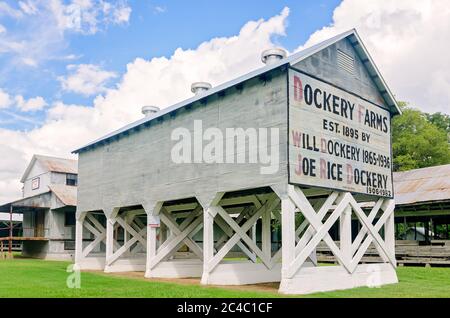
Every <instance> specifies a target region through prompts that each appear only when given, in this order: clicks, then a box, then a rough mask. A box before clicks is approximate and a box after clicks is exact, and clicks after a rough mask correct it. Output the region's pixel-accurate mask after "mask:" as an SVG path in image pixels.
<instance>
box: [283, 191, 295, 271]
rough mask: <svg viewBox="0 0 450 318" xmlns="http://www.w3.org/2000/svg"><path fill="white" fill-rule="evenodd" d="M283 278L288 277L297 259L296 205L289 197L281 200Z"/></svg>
mask: <svg viewBox="0 0 450 318" xmlns="http://www.w3.org/2000/svg"><path fill="white" fill-rule="evenodd" d="M281 242H282V243H281V248H282V269H281V277H282V279H283V278H284V277H286V278H289V277H287V276H288V274H287V272H288V271H289V269H290V267H291V264H292V262H293V261H294V258H295V205H294V203H293V202H292V201H291V199H290V198H289V197H287V196H286V197H284V198H282V199H281Z"/></svg>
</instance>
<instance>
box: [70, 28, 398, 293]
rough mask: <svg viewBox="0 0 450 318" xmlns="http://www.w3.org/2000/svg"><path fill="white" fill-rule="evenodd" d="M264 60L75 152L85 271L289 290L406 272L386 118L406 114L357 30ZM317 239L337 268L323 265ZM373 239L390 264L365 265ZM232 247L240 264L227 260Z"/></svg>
mask: <svg viewBox="0 0 450 318" xmlns="http://www.w3.org/2000/svg"><path fill="white" fill-rule="evenodd" d="M262 60H263V62H265V63H266V65H265V66H264V67H262V68H260V69H258V70H255V71H253V72H251V73H249V74H246V75H244V76H242V77H239V78H237V79H235V80H232V81H230V82H227V83H224V84H222V85H219V86H217V87H213V88H209V87H208V86H207V85H204V84H202V83H200V84H198V83H197V84H196V85H194V86H193V91H196V92H197V93H196V95H195V96H194V97H192V98H190V99H188V100H185V101H182V102H180V103H178V104H176V105H173V106H171V107H168V108H165V109H163V110H160V111H158V112H156V113H151V114H150V115H148V116H146V117H145V118H143V119H141V120H139V121H137V122H134V123H132V124H130V125H127V126H126V127H123V128H121V129H119V130H117V131H115V132H112V133H111V134H108V135H107V136H105V137H103V138H100V139H98V140H96V141H94V142H92V143H90V144H88V145H86V146H84V147H82V148H80V149H78V150H76V151H75V152H76V153H78V154H79V186H78V206H77V232H76V263H77V265H78V266H80V267H81V268H97V269H98V268H101V269H104V270H105V271H107V272H111V271H129V270H142V271H145V276H146V277H201V281H202V283H203V284H221V285H224V284H251V283H262V282H278V281H279V282H281V284H280V292H283V293H309V292H314V291H321V290H333V289H344V288H351V287H356V286H367V285H369V286H370V285H381V284H386V283H394V282H396V281H397V277H396V273H395V266H396V262H395V251H394V218H393V210H394V206H395V204H394V200H393V188H392V169H391V162H392V160H391V143H390V137H391V132H390V121H391V117H392V116H394V115H396V114H399V113H400V111H399V109H398V107H397V105H396V102H395V100H394V98H393V95H392V94H391V92H390V90H389V88H388V87H387V85H386V84H385V82H384V80H383V78H382V76H381V74H380V72H379V71H378V69H377V67H376V66H375V64H374V62H373V61H372V59H371V57H370V55H369V54H368V52H367V50H366V48H365V47H364V45H363V43H362V41H361V39H360V37H359V36H358V34H357V32H356V31H355V30H350V31H348V32H345V33H343V34H340V35H338V36H336V37H333V38H331V39H329V40H327V41H324V42H322V43H320V44H317V45H315V46H313V47H311V48H308V49H305V50H303V51H301V52H298V53H295V54H292V55H290V56H289V57H285V55H284V54H283V52H282V51H280V50H277V49H272V50H268V51H266V52H265V53H263V56H262ZM199 87H200V88H203V89H202V90H198V88H199ZM373 200H375V201H376V204H375V206H374V207H373V208H372V209H371V211H370V213H368V214H366V213H365V212H364V211H363V209H362V208H361V207H360V205H361V203H362V202H365V201H373ZM352 215H353V216H354V217H356V218H357V219H358V220H359V221H360V223H361V230H359V232H358V233H352V226H351V219H352ZM258 224H260V225H258ZM276 224H279V225H281V233H282V234H281V235H282V237H281V241H282V244H281V248H279V249H277V247H274V245H273V244H272V242H271V240H272V231H273V228H274V227H275V226H277V225H276ZM256 225H258V226H256ZM332 227H334V228H336V227H337V228H338V229H339V231H338V232H339V244H338V245H339V246H338V245H337V244H336V243H335V242H334V241H333V240H332V239H331V237H330V234H329V231H330V229H331V228H332ZM382 229H384V230H383V231H381V230H382ZM86 232H88V233H91V234H89V235H94V236H95V239H94V240H93V241H90V242H87V241H84V240H83V237H86ZM257 232H258V233H257ZM380 233H382V234H380ZM198 237H200V238H201V239H198ZM257 237H260V241H258V240H257V239H256V238H257ZM322 240H323V241H324V242H325V243H326V244H327V245H328V246H329V247H330V249H331V250H332V252H333V254H334V255H335V257H336V259H337V260H338V262H339V265H337V266H327V267H321V266H317V263H316V261H315V252H314V251H315V248H316V246H317V244H318V243H319V242H320V241H322ZM371 244H374V245H375V247H376V249H377V250H378V251H379V253H380V256H381V258H382V260H383V261H382V262H381V263H378V264H371V265H367V264H361V263H360V260H361V258H362V256H363V255H364V253H365V251H366V250H367V248H368V247H369V245H371ZM235 246H237V247H238V249H240V250H241V251H242V255H243V258H242V259H230V258H227V256H229V255H230V251H232V249H233V247H235Z"/></svg>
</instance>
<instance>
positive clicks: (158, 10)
mask: <svg viewBox="0 0 450 318" xmlns="http://www.w3.org/2000/svg"><path fill="white" fill-rule="evenodd" d="M153 11H154V12H155V13H165V12H166V11H167V8H166V7H162V6H155V7H154V8H153Z"/></svg>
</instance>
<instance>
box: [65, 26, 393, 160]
mask: <svg viewBox="0 0 450 318" xmlns="http://www.w3.org/2000/svg"><path fill="white" fill-rule="evenodd" d="M346 37H348V38H349V40H350V42H351V44H352V45H353V47H354V48H355V51H356V52H357V53H358V55H359V57H360V59H361V60H362V61H363V63H364V65H365V66H366V67H367V69H368V71H369V74H370V76H371V77H372V79H373V80H374V83H375V85H376V86H377V87H378V90H379V92H380V94H381V95H382V96H383V98H384V99H385V102H386V104H387V105H388V106H389V107H390V109H391V112H392V113H393V114H401V111H400V108H399V107H398V105H397V102H396V101H395V98H394V96H393V94H392V93H391V91H390V89H389V87H388V86H387V85H386V83H385V81H384V79H383V77H382V76H381V74H380V72H379V70H378V68H377V67H376V65H375V64H374V62H373V60H372V58H371V57H370V55H369V53H368V51H367V49H366V48H365V46H364V44H363V43H362V41H361V38H360V37H359V35H358V33H357V32H356V30H355V29H352V30H349V31H347V32H344V33H341V34H339V35H336V36H335V37H332V38H330V39H328V40H326V41H323V42H320V43H318V44H316V45H314V46H311V47H309V48H306V49H304V50H302V51H299V52H297V53H294V54H292V55H290V56H288V57H286V58H284V59H282V60H280V61H279V62H276V63H273V64H270V65H266V66H264V67H261V68H259V69H257V70H255V71H252V72H250V73H248V74H245V75H243V76H241V77H238V78H236V79H234V80H231V81H229V82H226V83H224V84H221V85H218V86H216V87H213V88H211V89H210V90H208V91H206V92H204V93H200V94H198V95H195V96H193V97H191V98H189V99H187V100H184V101H182V102H180V103H177V104H175V105H172V106H170V107H167V108H164V109H162V110H161V111H159V112H157V113H155V115H153V116H148V117H144V118H142V119H140V120H138V121H135V122H133V123H131V124H129V125H126V126H124V127H122V128H120V129H118V130H116V131H113V132H111V133H109V134H107V135H105V136H103V137H102V138H99V139H97V140H95V141H93V142H91V143H89V144H87V145H85V146H83V147H81V148H79V149H77V150H74V151H73V153H79V152H82V151H86V150H88V149H89V148H91V147H94V146H97V145H99V144H103V143H105V142H108V141H110V140H112V139H113V138H118V137H120V136H121V135H123V134H128V133H129V132H130V131H133V129H135V128H138V127H140V126H141V125H144V124H145V123H148V122H150V121H152V120H155V119H157V118H161V117H162V116H164V115H166V114H168V113H171V112H173V111H175V110H177V109H179V108H182V107H185V106H187V105H190V104H193V103H195V102H197V101H200V100H201V99H204V98H206V97H208V96H211V95H214V94H216V93H219V92H221V91H224V90H226V89H228V88H231V87H233V86H236V85H238V84H241V83H243V82H245V81H247V80H249V79H252V78H255V77H257V76H260V75H262V74H264V73H267V72H270V71H272V70H275V69H277V68H279V67H281V66H283V65H294V64H297V63H298V62H300V61H302V60H304V59H305V58H307V57H309V56H311V55H313V54H315V53H317V52H319V51H321V50H323V49H324V48H326V47H328V46H330V45H332V44H334V43H336V42H338V41H340V40H342V39H344V38H346ZM138 129H139V128H138Z"/></svg>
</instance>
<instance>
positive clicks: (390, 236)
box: [384, 200, 395, 259]
mask: <svg viewBox="0 0 450 318" xmlns="http://www.w3.org/2000/svg"><path fill="white" fill-rule="evenodd" d="M386 201H389V202H386V205H389V203H390V202H391V201H393V200H386ZM384 241H385V244H386V249H387V251H388V253H389V255H390V256H391V258H393V259H395V217H394V213H393V212H392V213H391V215H390V216H389V217H388V218H387V220H386V224H385V231H384Z"/></svg>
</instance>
